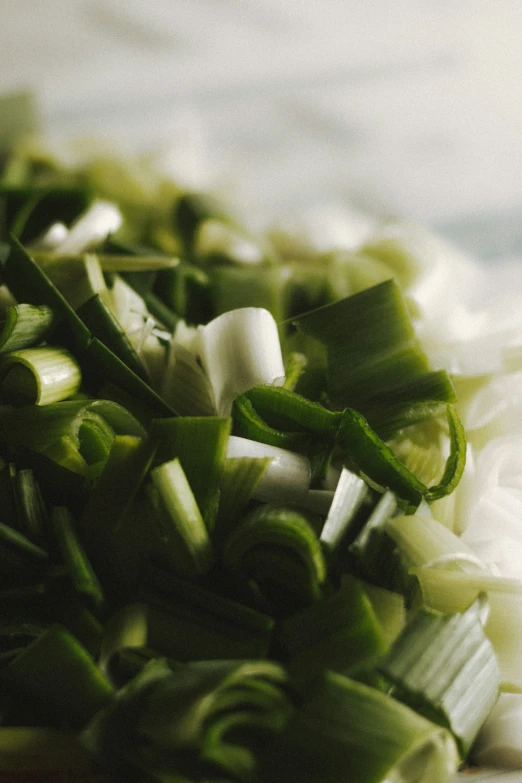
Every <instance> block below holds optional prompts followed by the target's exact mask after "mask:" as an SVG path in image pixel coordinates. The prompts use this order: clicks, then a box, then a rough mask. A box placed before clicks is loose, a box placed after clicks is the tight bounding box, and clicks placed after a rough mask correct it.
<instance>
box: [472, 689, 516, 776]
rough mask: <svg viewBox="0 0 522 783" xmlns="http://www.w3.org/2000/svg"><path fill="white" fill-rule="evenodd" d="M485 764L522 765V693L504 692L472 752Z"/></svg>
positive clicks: (513, 766) (482, 764)
mask: <svg viewBox="0 0 522 783" xmlns="http://www.w3.org/2000/svg"><path fill="white" fill-rule="evenodd" d="M472 758H473V761H475V762H476V763H478V764H480V765H481V766H484V767H494V768H496V767H499V768H501V767H504V768H508V767H512V768H513V769H520V768H521V767H522V694H518V693H501V694H500V697H499V700H498V701H497V703H496V704H495V706H494V707H493V709H492V710H491V712H490V714H489V716H488V718H487V719H486V722H485V723H484V725H483V726H482V728H481V730H480V732H479V734H478V736H477V740H476V743H475V748H474V750H473V751H472Z"/></svg>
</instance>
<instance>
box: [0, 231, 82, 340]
mask: <svg viewBox="0 0 522 783" xmlns="http://www.w3.org/2000/svg"><path fill="white" fill-rule="evenodd" d="M0 261H1V262H2V267H3V269H2V277H3V280H4V283H5V284H6V285H7V286H8V287H9V290H10V291H11V293H12V294H13V295H14V296H15V297H16V299H17V300H18V301H19V302H28V303H29V304H31V305H35V306H38V305H47V306H48V307H50V308H51V309H52V310H53V312H54V314H55V317H56V321H57V328H58V329H59V333H60V341H61V342H62V343H63V345H64V346H65V347H66V348H69V349H70V350H71V351H72V352H73V353H74V354H75V355H78V352H81V351H82V350H84V349H85V348H86V347H87V345H88V344H89V340H90V332H89V330H88V329H87V327H86V326H85V325H84V324H83V323H82V321H81V320H80V319H79V317H78V316H77V315H76V313H75V312H74V310H73V309H72V308H71V307H70V305H69V304H68V303H67V302H66V300H65V299H64V298H63V296H62V295H61V294H60V292H59V291H58V289H57V288H56V287H55V286H54V285H53V284H52V283H51V281H50V280H49V278H48V277H47V275H46V274H45V272H43V271H42V270H41V269H40V267H39V266H38V265H37V264H35V262H34V261H33V259H32V258H31V256H30V255H29V253H28V252H27V251H26V250H25V248H24V247H23V246H22V245H21V244H20V242H19V241H18V240H17V239H13V240H12V243H11V251H10V253H9V255H8V257H7V259H6V260H3V259H0ZM53 339H54V340H56V339H57V334H56V332H55V333H54V335H53Z"/></svg>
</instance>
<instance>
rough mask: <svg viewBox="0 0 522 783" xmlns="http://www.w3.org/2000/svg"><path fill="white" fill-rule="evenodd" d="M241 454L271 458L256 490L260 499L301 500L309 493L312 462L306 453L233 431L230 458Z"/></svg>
mask: <svg viewBox="0 0 522 783" xmlns="http://www.w3.org/2000/svg"><path fill="white" fill-rule="evenodd" d="M238 457H239V458H240V457H249V458H252V459H267V458H268V459H270V464H269V465H268V467H267V469H266V471H265V472H264V473H263V476H262V477H261V479H260V481H259V482H258V484H257V486H256V489H255V492H254V497H256V498H257V499H258V500H264V501H266V502H281V503H284V502H285V501H286V502H291V503H292V502H293V503H299V502H300V501H301V500H302V499H303V498H304V497H306V495H307V494H308V490H309V488H310V478H311V466H310V460H308V459H307V458H306V457H305V456H304V455H302V454H294V452H292V451H288V450H287V449H280V448H278V447H276V446H268V445H266V444H264V443H258V442H257V441H254V440H249V439H248V438H239V437H238V436H237V435H231V436H230V438H229V440H228V446H227V458H228V459H231V458H238Z"/></svg>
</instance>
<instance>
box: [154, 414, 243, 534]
mask: <svg viewBox="0 0 522 783" xmlns="http://www.w3.org/2000/svg"><path fill="white" fill-rule="evenodd" d="M230 426H231V420H230V419H228V418H225V417H219V416H184V417H178V418H168V419H155V420H154V422H153V426H152V436H153V437H154V438H157V439H158V440H159V447H158V461H159V462H167V461H169V460H172V459H174V458H176V457H177V458H179V461H180V463H181V466H182V467H183V471H184V473H185V474H186V476H187V479H188V482H189V484H190V487H191V489H192V492H193V493H194V497H195V498H196V501H197V504H198V506H199V508H200V510H201V514H202V515H203V519H204V520H205V523H206V525H207V527H208V528H209V529H212V527H213V525H214V518H215V514H216V511H217V505H218V501H219V483H220V481H221V476H222V474H223V466H224V462H225V457H226V453H227V445H228V439H229V434H230Z"/></svg>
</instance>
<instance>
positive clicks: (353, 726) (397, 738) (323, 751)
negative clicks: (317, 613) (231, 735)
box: [260, 672, 458, 783]
mask: <svg viewBox="0 0 522 783" xmlns="http://www.w3.org/2000/svg"><path fill="white" fill-rule="evenodd" d="M457 764H458V756H457V750H456V747H455V743H454V741H453V738H452V737H451V734H450V733H449V732H448V731H446V729H443V728H441V727H440V726H435V725H434V724H433V723H431V722H430V721H428V720H426V719H425V718H423V717H422V716H420V715H418V714H416V713H415V712H413V710H411V709H409V708H408V707H406V706H405V705H403V704H400V703H399V702H397V701H395V699H392V698H391V697H390V696H387V695H386V694H384V693H380V692H379V691H377V690H375V689H374V688H370V687H368V686H367V685H363V684H362V683H358V682H354V681H353V680H350V679H348V678H347V677H344V676H343V675H341V674H336V673H334V672H327V673H325V674H324V676H323V678H322V680H321V682H320V683H319V685H318V686H317V687H316V688H315V689H314V690H313V691H312V694H311V697H310V698H309V699H308V700H307V701H306V702H305V704H304V705H303V706H302V707H301V708H300V709H298V710H297V711H296V712H295V714H294V717H293V718H291V719H290V721H289V723H288V726H287V729H286V731H285V732H283V734H282V735H281V736H280V737H279V738H278V739H277V740H275V741H274V742H272V743H271V744H270V745H269V746H268V747H267V749H266V752H265V753H264V754H263V758H262V763H261V776H260V778H261V781H262V783H339V774H340V771H342V775H343V779H344V780H347V781H348V780H349V781H357V783H381V781H383V780H397V781H399V780H415V781H419V782H420V781H422V783H428V782H429V781H437V783H450V781H451V779H452V776H453V774H454V773H455V772H456V769H457Z"/></svg>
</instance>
